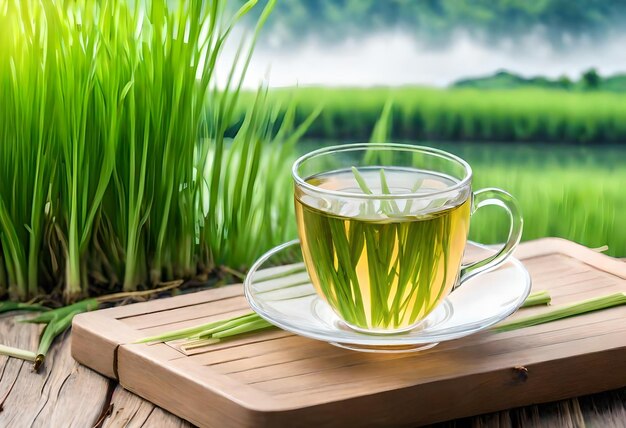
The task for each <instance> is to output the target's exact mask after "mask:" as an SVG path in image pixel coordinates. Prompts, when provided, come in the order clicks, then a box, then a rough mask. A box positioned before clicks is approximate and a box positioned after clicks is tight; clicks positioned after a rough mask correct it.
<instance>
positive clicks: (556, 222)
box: [230, 0, 626, 257]
mask: <svg viewBox="0 0 626 428" xmlns="http://www.w3.org/2000/svg"><path fill="white" fill-rule="evenodd" d="M256 18H257V17H255V16H250V17H249V19H250V21H249V22H250V23H252V22H254V21H255V19H256ZM624 22H626V1H624V0H618V1H615V0H612V1H611V0H579V1H576V2H569V1H565V0H536V1H531V2H528V1H523V0H489V1H487V0H475V1H471V0H421V1H410V0H388V1H376V0H280V1H278V2H277V5H276V8H275V10H274V12H273V14H272V15H271V16H270V18H269V20H268V22H267V26H266V28H265V29H264V30H263V32H262V33H261V37H260V38H259V40H258V45H257V48H256V50H255V54H254V56H253V59H252V62H251V64H250V68H249V71H248V74H247V77H246V82H245V86H246V87H247V88H250V89H252V88H255V87H256V86H257V85H258V83H259V81H261V80H263V79H269V84H270V87H271V89H270V96H271V98H273V99H275V100H276V101H277V102H285V100H287V99H293V98H295V99H296V101H297V103H298V116H299V120H304V118H305V117H306V116H307V115H308V114H310V113H311V112H312V111H314V110H315V109H316V108H317V107H318V106H320V105H323V107H324V109H323V111H322V113H321V114H320V116H319V117H318V118H317V120H316V121H315V122H314V123H313V124H312V126H311V127H310V128H309V129H308V131H307V133H306V135H305V138H304V139H303V141H302V142H300V143H298V144H299V147H298V149H299V150H300V151H302V152H304V151H308V150H310V149H312V148H315V147H319V146H322V145H330V144H340V143H345V142H354V141H364V140H369V139H370V136H371V135H372V130H373V128H374V125H375V123H376V121H377V120H378V119H379V118H380V117H381V114H382V112H383V108H384V106H385V105H386V104H388V106H389V112H388V113H389V117H388V126H387V127H388V131H387V138H389V139H391V140H394V141H400V142H408V143H413V144H421V145H427V146H434V147H440V148H443V149H445V150H448V151H450V152H453V153H456V154H458V155H460V156H462V157H463V158H465V159H466V160H468V161H469V162H470V164H471V165H472V167H473V168H474V174H475V181H474V183H475V188H480V187H485V186H496V187H501V188H503V189H505V190H507V191H509V192H510V193H512V194H513V195H514V196H516V197H517V198H518V199H519V200H520V202H521V204H522V207H523V211H524V216H525V220H526V224H525V233H524V239H534V238H539V237H543V236H559V237H564V238H567V239H571V240H574V241H576V242H579V243H582V244H584V245H587V246H590V247H594V248H595V247H601V246H604V245H608V251H607V253H608V254H611V255H613V256H620V257H626V197H625V196H624V190H623V186H624V185H625V184H626V146H625V145H624V143H626V50H624V46H626V26H624V25H623V24H624ZM233 52H234V49H231V52H230V54H231V55H232V54H233ZM505 235H506V219H505V218H504V216H502V217H500V213H498V212H497V209H496V210H494V211H489V209H486V210H485V212H483V211H482V210H481V212H480V214H477V215H476V218H475V219H474V221H473V224H472V231H471V238H472V239H474V240H477V241H482V242H485V243H495V242H499V241H502V240H503V239H504V238H505Z"/></svg>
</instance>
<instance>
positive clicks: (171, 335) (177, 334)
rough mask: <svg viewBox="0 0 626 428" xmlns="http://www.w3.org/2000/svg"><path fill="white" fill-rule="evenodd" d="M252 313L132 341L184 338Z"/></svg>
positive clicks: (166, 340) (146, 341)
mask: <svg viewBox="0 0 626 428" xmlns="http://www.w3.org/2000/svg"><path fill="white" fill-rule="evenodd" d="M252 315H256V313H254V312H248V313H246V314H244V315H240V316H238V317H234V318H229V319H225V320H219V321H213V322H210V323H207V324H201V325H197V326H195V327H187V328H182V329H180V330H174V331H168V332H165V333H162V334H159V335H156V336H150V337H146V338H144V339H140V340H137V341H135V342H133V343H149V342H169V341H171V340H177V339H185V338H188V337H191V336H194V335H197V334H200V333H202V332H205V331H207V330H211V329H214V328H215V327H219V326H221V325H223V324H226V323H230V322H233V321H236V320H241V319H244V318H247V317H251V316H252Z"/></svg>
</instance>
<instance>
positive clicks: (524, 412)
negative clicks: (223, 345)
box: [0, 317, 626, 428]
mask: <svg viewBox="0 0 626 428" xmlns="http://www.w3.org/2000/svg"><path fill="white" fill-rule="evenodd" d="M37 335H38V327H37V326H32V325H24V324H19V325H16V322H15V320H14V318H12V317H3V318H1V319H0V337H1V338H2V342H4V343H13V344H16V345H19V346H22V347H25V348H32V349H34V348H35V347H36V342H37V337H38V336H37ZM69 336H70V333H66V334H65V336H64V338H63V341H61V342H60V343H57V344H55V345H54V347H53V348H52V350H51V352H50V353H49V357H48V364H47V368H46V369H44V370H42V372H41V373H33V372H32V369H31V367H32V366H31V364H29V363H24V362H23V361H20V360H15V359H7V358H6V357H0V405H1V406H2V407H1V411H0V427H12V428H21V427H46V428H50V427H52V428H57V427H63V428H64V427H80V428H83V427H94V426H97V427H126V426H128V427H159V428H161V427H163V428H167V427H189V426H191V425H190V424H188V423H187V422H185V421H184V420H182V419H180V418H178V417H176V416H174V415H172V414H171V413H168V412H167V411H164V410H162V409H160V408H158V407H156V406H154V405H153V404H151V403H150V402H148V401H146V400H144V399H142V398H140V397H138V396H136V395H134V394H132V393H131V392H128V391H126V390H124V389H123V388H121V387H120V386H119V385H117V384H116V382H114V381H112V380H109V379H107V378H105V377H103V376H100V375H99V374H97V373H96V372H94V371H92V370H90V369H88V368H86V367H84V366H81V365H80V364H78V363H77V362H76V361H74V360H73V359H72V357H71V355H70V340H69V338H70V337H69ZM456 426H458V427H465V426H472V427H515V426H521V427H525V426H545V427H582V426H590V427H626V388H624V389H621V390H616V391H610V392H605V393H601V394H595V395H589V396H585V397H579V398H574V399H570V400H563V401H559V402H555V403H549V404H541V405H537V406H529V407H524V408H520V409H512V410H507V411H503V412H497V413H491V414H486V415H481V416H476V417H473V418H467V419H461V420H457V421H451V422H447V423H444V424H439V425H438V427H442V428H443V427H456Z"/></svg>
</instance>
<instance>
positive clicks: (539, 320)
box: [494, 292, 626, 332]
mask: <svg viewBox="0 0 626 428" xmlns="http://www.w3.org/2000/svg"><path fill="white" fill-rule="evenodd" d="M624 304H626V293H623V292H622V293H615V294H610V295H608V296H602V297H596V298H593V299H589V300H583V301H582V302H578V303H574V304H572V305H567V306H563V307H561V308H555V309H552V310H550V311H548V312H544V313H542V314H537V315H532V316H529V317H524V318H520V319H517V320H515V321H510V322H506V323H503V324H500V325H498V326H496V327H494V330H495V331H498V332H501V331H510V330H516V329H518V328H524V327H530V326H533V325H537V324H543V323H547V322H551V321H555V320H559V319H562V318H568V317H573V316H577V315H582V314H585V313H588V312H593V311H598V310H601V309H608V308H612V307H615V306H620V305H624Z"/></svg>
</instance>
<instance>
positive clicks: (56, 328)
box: [34, 310, 80, 371]
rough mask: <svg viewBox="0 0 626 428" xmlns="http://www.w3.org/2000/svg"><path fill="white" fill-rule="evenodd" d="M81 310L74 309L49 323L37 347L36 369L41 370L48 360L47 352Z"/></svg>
mask: <svg viewBox="0 0 626 428" xmlns="http://www.w3.org/2000/svg"><path fill="white" fill-rule="evenodd" d="M79 313H80V311H78V310H76V311H72V312H69V313H67V314H66V315H65V316H63V317H62V318H55V319H53V320H52V321H50V322H49V323H48V325H47V326H46V328H45V330H44V331H43V333H42V335H41V339H40V340H39V348H38V349H37V356H36V357H35V364H34V370H35V371H39V369H40V368H41V366H42V365H43V364H44V362H45V360H46V354H47V353H48V350H49V349H50V345H52V342H53V341H54V339H56V337H57V336H58V335H60V334H61V333H63V332H64V331H65V330H67V329H68V328H69V327H70V326H71V325H72V320H73V319H74V316H75V315H77V314H79Z"/></svg>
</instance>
